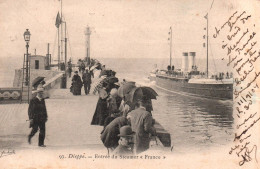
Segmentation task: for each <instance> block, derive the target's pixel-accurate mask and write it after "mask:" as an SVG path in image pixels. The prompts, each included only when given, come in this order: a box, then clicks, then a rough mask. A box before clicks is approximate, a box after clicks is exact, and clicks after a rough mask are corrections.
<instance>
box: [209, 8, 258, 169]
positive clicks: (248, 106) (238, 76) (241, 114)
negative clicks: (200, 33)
mask: <svg viewBox="0 0 260 169" xmlns="http://www.w3.org/2000/svg"><path fill="white" fill-rule="evenodd" d="M253 21H254V18H253V17H252V15H250V14H248V12H246V11H240V12H239V11H236V12H234V13H233V14H232V15H231V16H230V17H229V18H227V20H226V22H224V23H223V24H222V25H220V27H215V30H214V34H213V38H215V39H219V40H220V39H221V40H220V41H221V43H222V45H221V48H222V50H224V52H225V53H226V56H225V57H223V58H222V60H225V59H226V60H227V66H231V67H232V68H233V72H234V75H235V79H234V85H233V96H234V105H235V110H234V112H233V116H234V117H235V116H236V117H237V119H238V123H237V124H236V126H235V129H236V131H235V134H234V141H233V142H234V146H232V147H231V148H230V151H229V154H230V155H235V156H237V157H238V158H239V165H240V166H242V165H244V164H245V163H247V162H250V161H253V160H254V161H256V162H257V158H256V155H257V154H256V153H257V143H255V142H254V141H253V139H252V137H253V136H254V132H253V131H254V128H256V126H257V125H259V124H258V123H259V122H260V113H259V112H258V110H257V109H256V108H254V106H256V98H257V95H256V92H257V91H259V87H260V84H258V83H257V79H258V78H259V76H260V72H259V71H257V69H256V66H257V65H259V61H260V59H259V58H260V48H257V44H258V41H257V37H256V36H257V35H258V33H257V32H256V31H255V29H256V26H255V24H254V23H253ZM258 39H259V38H258Z"/></svg>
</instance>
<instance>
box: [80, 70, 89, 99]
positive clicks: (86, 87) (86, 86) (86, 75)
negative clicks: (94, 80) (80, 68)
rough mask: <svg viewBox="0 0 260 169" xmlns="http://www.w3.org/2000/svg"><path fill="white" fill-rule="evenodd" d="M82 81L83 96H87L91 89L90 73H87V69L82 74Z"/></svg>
mask: <svg viewBox="0 0 260 169" xmlns="http://www.w3.org/2000/svg"><path fill="white" fill-rule="evenodd" d="M82 81H83V84H84V90H85V94H86V95H87V94H89V91H90V87H91V72H89V70H88V68H86V71H85V72H84V73H83V74H82Z"/></svg>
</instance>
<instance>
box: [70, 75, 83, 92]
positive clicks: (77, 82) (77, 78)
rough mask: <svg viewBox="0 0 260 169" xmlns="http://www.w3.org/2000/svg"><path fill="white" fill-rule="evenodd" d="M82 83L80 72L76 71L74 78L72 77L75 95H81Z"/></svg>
mask: <svg viewBox="0 0 260 169" xmlns="http://www.w3.org/2000/svg"><path fill="white" fill-rule="evenodd" d="M81 88H82V81H81V78H80V76H79V75H78V71H75V74H74V76H73V77H72V86H71V92H72V93H73V95H81Z"/></svg>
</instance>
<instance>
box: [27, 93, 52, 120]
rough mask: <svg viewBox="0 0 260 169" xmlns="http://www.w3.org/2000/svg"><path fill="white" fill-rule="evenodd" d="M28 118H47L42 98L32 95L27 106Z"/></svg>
mask: <svg viewBox="0 0 260 169" xmlns="http://www.w3.org/2000/svg"><path fill="white" fill-rule="evenodd" d="M28 116H29V119H30V120H31V119H33V120H34V122H45V121H46V120H47V118H48V115H47V110H46V105H45V101H44V99H41V101H40V100H39V99H38V98H37V97H34V98H33V99H32V100H31V101H30V104H29V108H28Z"/></svg>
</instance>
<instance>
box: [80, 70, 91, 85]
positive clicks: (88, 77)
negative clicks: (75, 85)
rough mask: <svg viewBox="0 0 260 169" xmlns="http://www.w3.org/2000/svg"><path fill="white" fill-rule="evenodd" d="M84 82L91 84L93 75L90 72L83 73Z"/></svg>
mask: <svg viewBox="0 0 260 169" xmlns="http://www.w3.org/2000/svg"><path fill="white" fill-rule="evenodd" d="M82 81H83V83H91V74H90V73H89V72H88V73H87V72H85V73H83V75H82Z"/></svg>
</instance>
